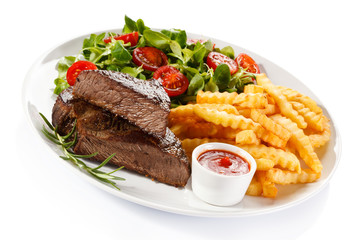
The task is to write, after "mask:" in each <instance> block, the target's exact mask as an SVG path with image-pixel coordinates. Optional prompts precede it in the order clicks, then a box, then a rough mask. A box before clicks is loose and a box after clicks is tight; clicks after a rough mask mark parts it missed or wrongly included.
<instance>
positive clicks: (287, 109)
mask: <svg viewBox="0 0 360 240" xmlns="http://www.w3.org/2000/svg"><path fill="white" fill-rule="evenodd" d="M256 81H257V83H258V84H259V85H260V86H262V87H263V88H264V89H265V91H266V92H267V93H268V94H269V95H270V96H271V97H273V98H274V100H275V101H276V103H277V105H278V106H279V109H280V112H281V113H282V114H283V115H284V116H286V117H288V118H290V119H291V120H292V121H294V122H295V123H296V124H297V125H298V127H299V128H306V127H307V124H306V122H305V120H304V118H303V116H301V115H300V114H299V113H298V112H297V111H295V110H294V109H293V108H292V106H291V104H290V103H289V102H288V100H287V99H286V97H285V96H284V95H282V94H281V91H280V90H279V89H278V88H276V86H275V85H274V84H272V83H271V81H270V80H269V79H268V78H267V77H266V75H265V74H264V73H262V74H258V75H257V76H256Z"/></svg>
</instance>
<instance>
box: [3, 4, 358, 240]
mask: <svg viewBox="0 0 360 240" xmlns="http://www.w3.org/2000/svg"><path fill="white" fill-rule="evenodd" d="M235 2H236V4H235ZM125 14H127V15H128V16H130V17H131V18H133V19H137V18H142V19H143V20H144V21H145V24H146V25H147V26H150V27H153V28H180V29H185V30H187V31H188V32H193V33H200V34H203V35H208V36H212V37H214V38H218V39H222V40H225V41H228V42H230V43H232V44H236V45H239V46H242V47H244V48H247V49H248V50H250V51H253V52H256V53H258V54H260V55H262V56H263V57H265V58H267V59H269V60H271V61H273V62H274V63H276V64H278V65H279V66H281V67H283V68H284V69H286V70H288V71H289V72H290V73H292V74H293V75H294V76H296V77H297V78H298V79H300V80H301V81H302V82H304V83H305V85H307V86H308V87H309V88H310V89H311V90H312V91H313V92H314V93H315V94H316V95H317V96H318V97H319V99H320V100H321V101H322V102H323V103H324V105H325V106H326V107H327V109H328V110H329V112H330V113H331V114H332V116H333V118H334V120H335V124H336V125H337V127H338V129H339V131H340V135H341V138H342V156H341V161H340V164H339V166H338V168H337V171H336V173H335V175H334V176H333V178H332V179H331V181H330V183H329V185H328V186H327V187H326V188H325V189H324V190H322V191H321V192H320V193H318V194H317V195H316V196H314V197H312V198H311V199H309V200H307V201H305V202H304V203H302V204H300V205H297V206H295V207H292V208H290V209H287V210H282V211H279V212H276V213H271V214H267V215H263V216H254V217H246V218H204V217H190V216H183V215H177V214H172V213H166V212H162V211H158V210H153V209H150V208H147V207H143V206H140V205H137V204H134V203H131V202H128V201H126V200H122V199H119V198H116V197H114V196H112V195H110V194H108V193H105V192H103V191H101V190H99V189H97V188H95V187H94V186H92V185H90V184H88V183H87V182H85V181H84V180H83V179H80V178H79V177H77V176H76V175H75V174H74V173H73V172H71V171H69V169H68V168H66V167H64V165H63V164H61V163H60V162H59V161H58V159H54V155H52V154H50V153H49V151H47V150H44V149H43V148H42V146H43V145H42V144H41V142H40V141H41V140H40V139H39V138H38V136H36V135H35V134H34V133H33V132H32V131H31V130H30V129H29V128H30V125H29V124H28V123H27V122H26V119H25V117H24V113H23V108H22V106H21V86H22V82H23V79H24V77H25V75H26V72H27V71H28V70H29V68H30V67H31V64H32V63H33V62H34V61H35V60H36V59H37V58H38V57H39V56H40V55H41V54H42V53H44V52H45V51H47V50H49V49H50V48H52V47H54V46H56V45H58V44H60V43H62V42H64V41H67V40H69V39H71V38H73V37H76V36H80V35H83V34H88V33H91V32H96V31H101V30H104V29H112V28H121V27H122V26H123V25H124V20H123V19H124V15H125ZM0 20H1V21H0V24H1V25H0V26H1V28H0V29H1V38H0V43H1V45H0V49H1V50H0V54H1V55H0V61H1V62H0V63H1V64H0V66H1V75H2V77H1V80H0V81H1V88H2V91H1V93H0V97H1V101H0V103H1V125H0V126H1V137H2V143H1V150H2V151H1V152H2V154H1V165H0V166H1V170H0V186H1V187H0V220H1V223H0V238H1V239H137V238H139V239H140V238H143V239H145V238H146V239H216V240H219V239H240V238H241V239H264V238H265V239H329V238H331V239H333V238H348V239H355V238H357V237H358V228H359V223H358V221H357V220H354V219H352V220H351V218H352V216H355V217H358V215H359V214H360V211H359V210H360V207H359V203H360V198H359V184H358V182H359V176H360V174H359V169H360V159H359V151H358V149H359V142H358V138H357V136H359V134H360V131H359V127H358V126H359V124H360V123H359V114H358V112H359V103H360V101H359V93H358V92H359V87H360V83H359V82H360V77H359V76H360V73H359V72H360V71H359V65H360V61H359V56H360V47H359V44H360V37H359V23H360V16H359V6H358V4H357V3H356V1H345V0H343V1H305V0H303V1H296V2H295V1H249V0H247V1H233V2H232V1H226V0H222V1H220V0H219V1H203V2H201V1H195V0H192V1H174V2H171V1H155V0H152V1H139V0H138V1H135V0H133V1H130V0H128V1H120V0H117V1H112V0H106V1H90V0H88V1H74V0H73V1H68V0H63V1H36V0H33V1H6V2H5V3H2V4H1V9H0ZM49 81H52V80H51V79H49Z"/></svg>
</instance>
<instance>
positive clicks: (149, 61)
mask: <svg viewBox="0 0 360 240" xmlns="http://www.w3.org/2000/svg"><path fill="white" fill-rule="evenodd" d="M133 62H134V63H135V64H136V65H138V66H143V68H144V69H146V70H149V71H152V72H154V71H156V69H158V68H159V67H161V66H164V65H167V64H168V58H167V56H166V54H165V53H163V52H162V51H161V50H159V49H157V48H154V47H140V48H135V49H134V51H133Z"/></svg>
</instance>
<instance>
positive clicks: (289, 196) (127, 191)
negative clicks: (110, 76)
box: [22, 29, 341, 217]
mask: <svg viewBox="0 0 360 240" xmlns="http://www.w3.org/2000/svg"><path fill="white" fill-rule="evenodd" d="M106 32H121V29H112V30H108V31H106ZM89 35H90V34H88V35H84V36H81V37H77V38H75V39H72V40H70V41H67V42H65V43H63V44H61V45H59V46H57V47H55V48H53V49H51V50H50V51H48V52H46V53H45V54H44V55H42V56H41V57H40V58H39V59H38V60H37V61H36V62H35V63H34V64H33V66H32V67H31V69H30V70H29V72H28V74H27V76H26V78H25V80H24V84H23V99H22V101H23V105H24V108H25V112H26V115H27V117H28V120H29V121H30V124H31V126H32V127H33V129H34V130H35V132H36V133H37V135H38V136H39V137H40V138H42V139H43V141H44V143H45V144H46V145H47V146H46V147H47V148H50V149H51V150H52V151H53V152H54V153H55V154H57V155H59V156H60V155H62V152H61V151H60V149H59V148H58V147H57V146H56V145H54V144H53V143H52V142H50V141H49V140H48V139H46V138H45V137H44V136H43V134H42V132H41V127H42V125H43V124H44V123H43V121H42V119H41V118H40V116H39V112H41V113H43V114H44V115H45V116H46V117H47V118H48V119H51V110H52V107H53V104H54V102H55V99H56V96H55V95H54V94H53V93H52V91H53V88H54V84H53V80H54V79H55V78H56V77H57V71H56V69H55V66H56V63H57V61H58V59H59V58H61V57H63V56H69V55H76V54H78V53H79V51H80V50H81V48H82V43H83V39H84V38H85V37H88V36H89ZM188 36H189V37H191V38H203V39H207V37H204V36H201V35H197V34H188ZM212 40H213V42H214V43H216V46H217V47H220V48H222V47H224V46H227V45H231V44H229V43H226V42H223V41H221V40H217V39H212ZM231 46H232V47H233V48H234V50H235V53H236V54H238V53H240V52H245V53H248V54H250V56H252V57H253V58H254V59H255V61H256V62H257V63H258V64H259V65H260V69H261V72H265V73H266V74H267V75H268V77H269V78H270V79H271V81H272V82H274V83H275V84H279V85H283V86H287V87H291V88H294V89H296V90H298V91H299V92H301V93H303V94H306V95H308V96H310V97H311V98H313V99H314V100H315V101H317V103H318V104H319V106H320V107H322V109H323V110H324V114H325V115H326V116H327V117H329V118H330V120H331V123H332V127H331V131H332V135H331V140H330V142H329V143H328V144H327V145H326V146H324V147H322V148H321V149H319V150H318V151H317V153H318V156H319V158H320V159H321V161H322V163H323V167H324V168H323V172H322V176H321V178H320V179H319V180H318V181H316V182H315V183H310V184H296V185H288V186H279V193H278V196H277V197H276V199H274V200H272V199H265V198H263V197H251V196H245V198H244V200H243V201H242V202H241V203H239V204H237V205H235V206H231V207H216V206H212V205H209V204H207V203H205V202H202V201H201V200H199V199H198V198H196V196H195V195H194V194H193V192H192V190H191V179H189V182H188V184H187V186H186V187H184V188H175V187H171V186H168V185H166V184H162V183H158V182H155V181H151V180H150V179H149V178H146V177H144V176H141V175H139V174H136V173H133V172H130V171H127V170H121V171H119V172H117V173H116V175H118V176H121V177H124V178H125V179H126V181H119V182H118V186H119V187H120V188H121V191H118V190H117V189H115V188H113V187H112V186H109V185H106V184H104V183H103V182H100V181H98V180H96V179H94V178H93V177H91V176H90V175H88V174H87V173H85V172H83V171H80V170H79V169H77V168H76V167H74V166H73V165H72V164H71V163H69V162H67V161H64V160H62V159H61V158H55V157H54V159H58V160H59V161H61V162H63V163H64V164H65V165H66V166H68V167H69V168H70V169H71V170H73V171H74V172H75V173H76V174H78V175H79V176H80V177H82V178H84V179H86V180H87V181H89V182H90V183H91V184H93V185H95V186H97V187H99V188H101V189H103V190H105V191H107V192H109V193H111V194H113V195H115V196H118V197H120V198H123V199H126V200H129V201H131V202H135V203H138V204H141V205H144V206H148V207H151V208H155V209H159V210H163V211H168V212H173V213H178V214H185V215H193V216H212V217H222V216H250V215H259V214H265V213H270V212H274V211H277V210H280V209H285V208H288V207H291V206H294V205H296V204H299V203H300V202H303V201H304V200H306V199H308V198H310V197H311V196H313V195H314V194H316V193H317V192H319V191H320V190H321V189H323V188H324V187H325V186H326V184H327V183H328V181H329V180H330V178H331V176H332V175H333V173H334V171H335V169H336V166H337V165H338V162H339V159H340V150H341V144H340V136H339V133H338V131H337V129H336V128H335V125H334V121H333V119H332V118H331V117H330V116H329V112H328V111H327V110H326V108H325V107H324V105H323V104H322V103H321V102H320V101H319V99H318V98H317V97H316V96H315V95H314V94H313V93H312V92H311V91H310V90H309V89H308V88H307V87H306V86H305V85H304V84H302V83H301V82H300V81H299V80H297V79H296V78H295V77H294V76H292V75H291V74H289V73H288V72H287V71H285V70H283V69H282V68H280V67H278V66H277V65H275V64H273V63H272V62H270V61H268V60H266V59H264V58H263V57H261V56H259V55H257V54H255V53H252V52H249V51H247V50H246V49H243V48H241V47H238V46H235V45H231ZM44 146H45V145H44ZM54 156H55V155H54ZM87 163H88V164H89V165H91V166H95V164H93V163H92V162H87ZM111 169H112V168H111V167H104V170H106V171H110V170H111Z"/></svg>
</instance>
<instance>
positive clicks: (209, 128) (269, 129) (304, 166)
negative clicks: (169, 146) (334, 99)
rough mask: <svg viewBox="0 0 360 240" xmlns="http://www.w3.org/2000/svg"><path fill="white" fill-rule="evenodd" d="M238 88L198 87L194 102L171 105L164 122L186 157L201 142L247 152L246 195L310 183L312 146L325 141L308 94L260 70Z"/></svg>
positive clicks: (317, 167)
mask: <svg viewBox="0 0 360 240" xmlns="http://www.w3.org/2000/svg"><path fill="white" fill-rule="evenodd" d="M256 81H257V85H247V86H245V89H244V92H243V93H240V94H238V93H228V92H223V93H220V92H214V93H212V92H202V91H199V92H198V94H197V99H196V104H187V105H183V106H179V107H177V108H174V109H172V110H171V112H170V115H169V127H170V129H171V130H172V131H173V132H174V133H175V135H176V136H177V137H178V138H180V139H181V141H182V145H183V148H184V149H185V151H186V154H187V155H188V157H189V159H191V154H192V151H193V150H194V149H195V148H196V147H197V146H198V145H200V144H203V143H207V142H224V143H229V144H233V145H236V146H238V147H241V148H243V149H244V150H246V151H247V152H249V153H250V154H251V155H252V156H253V157H254V159H255V160H256V163H257V170H256V173H255V176H254V178H253V180H252V182H251V184H250V186H249V188H248V190H247V193H246V194H247V195H251V196H264V197H268V198H275V197H276V195H277V193H278V189H277V187H276V184H280V185H286V184H297V183H310V182H314V181H316V180H317V179H319V178H320V176H321V171H322V164H321V161H320V159H319V158H318V156H317V154H316V152H315V150H314V149H315V148H319V147H321V146H323V145H324V144H326V142H328V141H329V140H330V134H331V133H330V123H329V119H328V118H327V117H325V116H324V114H323V112H322V109H321V108H320V107H319V106H318V105H317V104H316V102H315V101H314V100H312V99H311V98H310V97H308V96H305V95H303V94H301V93H299V92H298V91H296V90H293V89H290V88H287V87H282V86H276V85H274V84H273V83H272V82H271V81H270V80H269V79H268V78H267V76H266V75H265V74H259V75H257V76H256Z"/></svg>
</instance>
